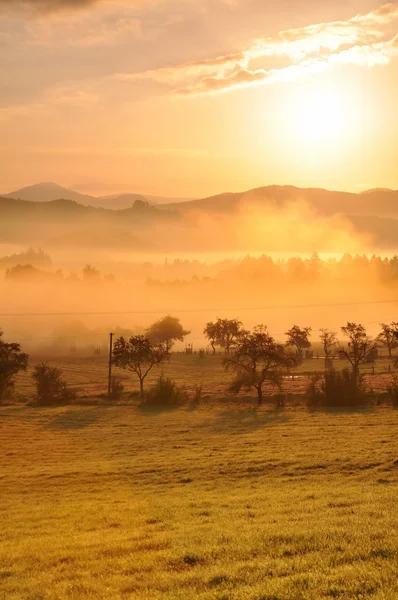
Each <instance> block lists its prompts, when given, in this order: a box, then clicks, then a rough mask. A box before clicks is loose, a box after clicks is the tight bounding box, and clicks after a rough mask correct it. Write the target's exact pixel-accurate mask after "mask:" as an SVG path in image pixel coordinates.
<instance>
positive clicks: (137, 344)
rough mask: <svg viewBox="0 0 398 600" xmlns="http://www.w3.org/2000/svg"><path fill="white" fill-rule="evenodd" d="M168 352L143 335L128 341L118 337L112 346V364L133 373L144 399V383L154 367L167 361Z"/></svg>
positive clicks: (134, 336) (135, 336)
mask: <svg viewBox="0 0 398 600" xmlns="http://www.w3.org/2000/svg"><path fill="white" fill-rule="evenodd" d="M168 358H169V352H168V350H167V348H165V346H163V345H161V344H160V345H154V344H153V343H152V342H151V341H150V340H149V339H148V338H146V337H145V336H143V335H133V336H132V337H131V338H130V339H129V340H125V339H124V337H120V338H119V339H118V340H116V341H115V343H114V346H113V364H114V365H115V366H116V367H120V368H121V369H128V370H129V371H132V372H133V373H135V374H136V375H137V377H138V379H139V382H140V394H141V397H142V398H143V397H144V381H145V379H146V377H147V375H148V373H149V372H150V371H151V370H152V368H153V367H154V366H158V365H160V364H162V363H163V362H165V361H166V360H168Z"/></svg>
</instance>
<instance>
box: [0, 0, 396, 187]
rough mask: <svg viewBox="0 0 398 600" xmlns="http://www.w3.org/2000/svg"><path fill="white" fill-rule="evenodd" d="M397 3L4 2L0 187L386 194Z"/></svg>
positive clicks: (392, 169)
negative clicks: (285, 187) (286, 187)
mask: <svg viewBox="0 0 398 600" xmlns="http://www.w3.org/2000/svg"><path fill="white" fill-rule="evenodd" d="M397 17H398V8H397V4H396V3H392V4H385V3H378V2H374V1H372V2H371V1H368V0H352V1H350V2H343V1H341V0H338V1H336V2H333V3H325V2H313V1H312V0H305V1H303V2H300V3H299V2H293V3H292V2H287V1H286V0H281V1H280V2H278V3H272V4H269V3H264V2H260V1H258V0H250V1H245V2H243V1H242V0H211V1H210V0H199V1H198V2H193V1H191V0H179V1H177V0H168V1H165V0H157V1H155V0H146V1H144V0H142V1H140V0H135V1H127V0H126V1H123V0H117V1H115V0H112V1H105V0H104V1H99V0H98V1H94V0H91V1H90V0H81V1H80V0H75V1H74V2H72V1H67V0H58V1H57V2H49V1H47V0H26V1H20V2H16V1H14V0H2V1H1V2H0V56H1V59H0V65H1V67H0V68H1V84H0V85H1V87H0V89H1V94H0V105H1V107H0V139H1V144H0V145H1V148H0V164H1V169H0V192H2V193H6V192H10V191H13V190H15V189H18V188H21V187H23V186H25V185H29V184H33V183H36V182H39V181H56V182H57V183H59V184H61V185H66V186H72V187H74V188H76V189H78V190H79V191H84V192H87V193H94V194H102V195H105V194H111V193H120V192H136V193H143V194H152V195H160V196H172V197H189V198H199V197H203V196H208V195H211V194H216V193H222V192H226V191H243V190H247V189H251V188H256V187H259V186H263V185H268V184H281V185H282V184H286V183H289V184H294V185H297V186H300V187H325V188H329V189H339V190H350V191H361V190H363V189H367V188H374V187H388V188H393V189H397V188H398V173H397V169H396V156H397V151H398V141H397V140H398V135H397V133H398V131H397V129H398V126H397V118H396V106H397V102H398V59H397V52H398V40H397V36H396V31H397Z"/></svg>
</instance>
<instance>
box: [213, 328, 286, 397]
mask: <svg viewBox="0 0 398 600" xmlns="http://www.w3.org/2000/svg"><path fill="white" fill-rule="evenodd" d="M294 364H295V358H294V357H293V356H292V355H291V354H289V352H288V350H287V349H286V347H285V346H284V345H283V344H279V343H277V342H276V341H275V340H274V338H273V337H271V336H270V334H269V333H268V331H267V328H266V327H264V326H263V325H260V326H258V327H256V328H254V330H253V332H252V333H250V332H244V333H243V334H242V335H241V336H240V338H239V339H238V342H237V346H236V349H235V350H234V352H233V353H232V355H231V356H230V357H228V358H225V359H224V366H225V368H226V369H227V370H228V369H232V370H233V371H235V373H236V378H235V381H234V382H233V383H232V385H231V388H230V389H231V391H234V392H239V390H240V389H241V388H242V387H244V388H247V389H250V388H254V389H255V390H256V392H257V400H258V405H259V406H261V404H262V403H263V386H264V383H265V382H266V381H268V382H270V383H271V384H273V385H274V386H276V387H277V388H279V389H280V386H281V381H282V379H281V378H282V374H283V372H284V371H285V370H286V369H287V368H288V367H289V366H293V365H294Z"/></svg>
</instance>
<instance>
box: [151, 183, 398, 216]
mask: <svg viewBox="0 0 398 600" xmlns="http://www.w3.org/2000/svg"><path fill="white" fill-rule="evenodd" d="M299 201H304V202H306V203H307V204H308V206H309V207H311V208H313V209H314V210H315V211H316V212H317V213H319V214H321V215H334V214H344V215H355V216H378V217H398V191H393V190H383V189H380V190H369V191H368V192H367V193H366V194H353V193H350V192H339V191H330V190H325V189H320V188H307V189H305V188H298V187H295V186H276V185H273V186H267V187H260V188H255V189H253V190H248V191H246V192H238V193H225V194H219V195H217V196H210V197H208V198H203V199H200V200H192V201H190V202H184V203H178V204H177V203H171V204H166V205H164V206H163V207H162V208H164V209H171V210H177V211H182V212H185V211H187V210H205V211H206V212H213V213H214V212H218V213H225V212H228V213H229V212H236V211H237V210H238V209H239V208H240V207H241V206H242V205H243V204H252V205H256V206H260V207H264V206H267V207H268V208H276V209H280V208H284V207H286V206H288V205H289V204H291V203H293V202H299Z"/></svg>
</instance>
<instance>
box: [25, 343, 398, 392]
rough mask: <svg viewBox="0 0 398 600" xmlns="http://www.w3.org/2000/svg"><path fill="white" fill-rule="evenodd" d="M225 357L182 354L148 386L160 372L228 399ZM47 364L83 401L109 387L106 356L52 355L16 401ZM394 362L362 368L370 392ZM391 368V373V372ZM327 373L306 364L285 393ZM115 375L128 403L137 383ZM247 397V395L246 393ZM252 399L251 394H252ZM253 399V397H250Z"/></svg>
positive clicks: (381, 385)
mask: <svg viewBox="0 0 398 600" xmlns="http://www.w3.org/2000/svg"><path fill="white" fill-rule="evenodd" d="M222 358H223V356H222V355H219V354H217V355H215V356H213V355H211V354H209V355H205V356H204V358H200V357H199V355H198V354H193V355H186V354H183V353H173V354H172V355H171V360H170V362H168V363H165V364H163V365H162V367H161V369H159V368H154V369H153V370H152V372H151V373H150V375H149V377H148V379H147V382H146V386H147V387H148V386H150V385H151V384H152V383H153V382H154V380H155V379H156V378H157V377H159V374H160V373H161V372H164V374H165V375H167V376H168V377H171V378H172V379H174V380H175V381H176V382H177V383H178V384H179V385H181V386H184V387H186V389H187V390H188V392H190V393H192V392H193V390H194V388H195V386H201V387H202V392H203V394H204V395H205V396H208V397H209V398H210V399H218V398H220V397H223V396H225V395H226V391H227V387H228V384H229V383H230V382H231V378H232V377H233V375H232V373H226V372H225V370H224V368H223V366H222ZM41 360H47V361H49V362H50V364H51V365H52V366H56V367H58V368H60V369H61V370H62V371H63V373H64V376H65V379H66V381H67V382H68V383H69V384H70V385H72V386H74V387H76V388H78V389H79V391H80V396H82V397H83V398H84V397H86V398H88V399H89V398H90V397H95V396H98V395H100V394H103V393H105V392H106V390H107V385H108V359H107V357H106V356H104V355H102V356H93V355H91V356H90V355H87V354H84V353H82V354H81V355H78V356H76V355H67V356H65V357H54V356H51V355H49V354H46V355H43V356H34V355H33V356H32V357H31V360H30V369H29V370H28V371H27V373H23V374H21V375H19V376H18V378H17V384H16V398H19V399H20V400H21V401H23V402H25V401H26V398H29V397H31V398H32V397H33V396H34V387H33V382H32V379H31V373H32V368H33V367H34V365H35V364H36V363H37V362H39V361H41ZM393 362H394V361H393V360H391V361H389V360H388V358H387V357H386V358H382V359H378V360H377V361H376V362H375V363H374V365H373V366H372V365H370V364H369V365H363V366H362V367H361V371H362V372H363V373H364V374H365V375H366V380H367V385H368V388H369V389H373V390H374V391H375V392H385V390H386V386H387V385H388V384H389V382H390V381H391V375H392V373H394V371H395V372H396V370H395V369H394V368H393ZM334 366H335V368H336V369H343V368H345V367H349V363H348V362H347V361H344V360H336V361H334ZM389 366H390V369H391V372H389ZM323 369H324V360H323V359H322V358H320V359H319V360H317V359H313V360H304V361H303V363H302V364H301V365H300V366H299V367H298V368H296V369H293V370H292V371H291V375H292V376H293V377H288V378H286V379H285V381H284V385H283V389H284V392H285V393H286V394H287V395H289V394H291V395H292V396H296V395H302V394H304V393H305V391H306V389H307V386H308V382H309V376H311V374H313V373H314V372H317V371H319V372H321V371H323ZM113 374H114V375H115V376H116V377H117V378H118V379H120V380H121V381H122V382H123V384H124V386H125V390H126V394H125V399H126V400H127V399H128V396H129V393H130V392H134V391H135V392H136V391H138V389H139V386H138V380H137V378H136V376H135V375H134V374H133V373H130V372H129V371H123V370H120V369H116V368H114V370H113ZM274 393H275V389H274V388H271V387H269V388H268V389H266V390H265V394H268V395H270V394H274ZM246 395H247V393H246ZM249 395H250V394H249ZM251 395H253V396H254V393H253V394H251Z"/></svg>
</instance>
